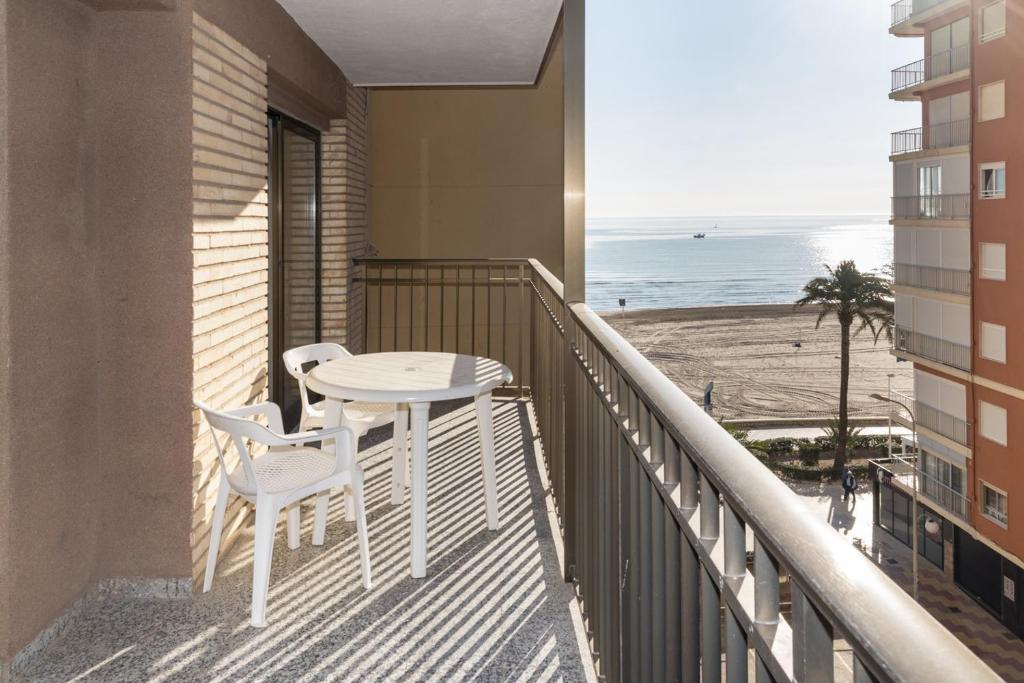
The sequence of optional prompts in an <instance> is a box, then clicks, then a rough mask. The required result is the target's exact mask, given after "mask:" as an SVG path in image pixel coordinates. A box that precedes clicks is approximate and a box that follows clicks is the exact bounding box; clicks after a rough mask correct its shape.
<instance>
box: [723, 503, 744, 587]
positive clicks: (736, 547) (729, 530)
mask: <svg viewBox="0 0 1024 683" xmlns="http://www.w3.org/2000/svg"><path fill="white" fill-rule="evenodd" d="M722 510H723V514H722V518H723V522H724V525H725V576H726V577H729V578H741V577H743V576H744V575H745V574H746V572H747V532H746V527H745V526H744V524H743V520H741V519H740V518H739V517H738V516H737V515H736V512H735V511H734V510H733V509H732V506H731V505H729V504H728V503H727V502H726V503H724V504H723V506H722Z"/></svg>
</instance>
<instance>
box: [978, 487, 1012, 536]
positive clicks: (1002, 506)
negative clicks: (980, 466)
mask: <svg viewBox="0 0 1024 683" xmlns="http://www.w3.org/2000/svg"><path fill="white" fill-rule="evenodd" d="M981 514H983V515H985V516H986V517H988V518H989V519H991V520H992V521H993V522H996V523H997V524H1001V525H1002V526H1006V524H1007V522H1008V521H1009V519H1010V517H1009V514H1008V506H1007V499H1006V493H1004V492H1003V491H1000V490H999V489H997V488H995V487H993V486H990V485H989V484H986V483H985V482H981Z"/></svg>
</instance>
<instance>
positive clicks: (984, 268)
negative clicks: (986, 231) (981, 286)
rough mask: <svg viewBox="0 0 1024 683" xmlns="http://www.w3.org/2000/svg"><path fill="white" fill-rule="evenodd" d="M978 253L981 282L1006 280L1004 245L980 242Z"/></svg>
mask: <svg viewBox="0 0 1024 683" xmlns="http://www.w3.org/2000/svg"><path fill="white" fill-rule="evenodd" d="M979 251H980V259H981V273H980V277H981V278H982V279H983V280H1006V245H1005V244H1000V243H997V242H982V243H981V246H980V249H979Z"/></svg>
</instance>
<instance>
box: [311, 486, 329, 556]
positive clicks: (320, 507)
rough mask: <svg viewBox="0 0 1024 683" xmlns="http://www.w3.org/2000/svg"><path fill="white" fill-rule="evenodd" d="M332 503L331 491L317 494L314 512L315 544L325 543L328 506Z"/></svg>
mask: <svg viewBox="0 0 1024 683" xmlns="http://www.w3.org/2000/svg"><path fill="white" fill-rule="evenodd" d="M330 504H331V492H330V491H321V492H320V493H318V494H316V511H315V512H314V513H313V545H323V544H324V537H325V536H326V535H327V508H328V507H329V506H330Z"/></svg>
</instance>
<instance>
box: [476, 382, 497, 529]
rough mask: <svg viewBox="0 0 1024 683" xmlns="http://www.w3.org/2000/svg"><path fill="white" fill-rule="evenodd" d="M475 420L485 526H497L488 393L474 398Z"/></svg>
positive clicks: (491, 428)
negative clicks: (482, 479)
mask: <svg viewBox="0 0 1024 683" xmlns="http://www.w3.org/2000/svg"><path fill="white" fill-rule="evenodd" d="M476 421H477V426H478V428H479V430H480V452H481V455H482V456H483V466H484V498H486V500H487V528H488V529H491V530H492V531H493V530H494V529H497V528H498V483H497V477H496V476H495V471H494V469H495V468H494V421H493V416H492V414H491V395H490V393H486V394H483V395H481V396H477V398H476Z"/></svg>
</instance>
